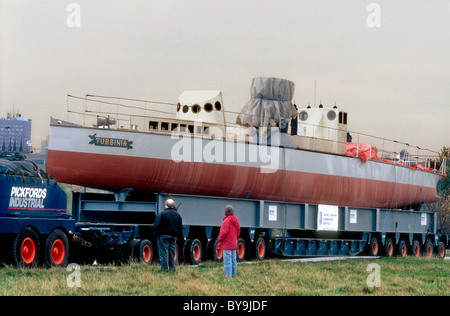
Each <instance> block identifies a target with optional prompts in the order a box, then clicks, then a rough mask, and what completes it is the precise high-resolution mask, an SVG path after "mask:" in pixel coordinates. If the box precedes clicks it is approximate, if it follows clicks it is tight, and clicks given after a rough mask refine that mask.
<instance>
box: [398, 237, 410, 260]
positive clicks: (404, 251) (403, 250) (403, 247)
mask: <svg viewBox="0 0 450 316" xmlns="http://www.w3.org/2000/svg"><path fill="white" fill-rule="evenodd" d="M397 255H398V256H400V257H406V256H407V255H408V246H407V244H406V241H404V240H403V239H402V240H400V242H399V243H398V250H397Z"/></svg>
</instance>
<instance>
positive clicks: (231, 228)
mask: <svg viewBox="0 0 450 316" xmlns="http://www.w3.org/2000/svg"><path fill="white" fill-rule="evenodd" d="M240 233H241V226H240V225H239V221H238V219H237V217H236V216H234V215H229V216H226V217H225V218H224V219H223V223H222V226H221V227H220V233H219V237H218V238H217V239H218V240H219V244H218V248H219V249H223V250H234V249H237V240H238V237H239V235H240Z"/></svg>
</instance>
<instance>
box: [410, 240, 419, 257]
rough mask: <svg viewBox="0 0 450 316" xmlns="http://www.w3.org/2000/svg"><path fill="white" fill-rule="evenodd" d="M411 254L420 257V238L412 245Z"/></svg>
mask: <svg viewBox="0 0 450 316" xmlns="http://www.w3.org/2000/svg"><path fill="white" fill-rule="evenodd" d="M411 255H412V256H414V257H420V242H419V241H418V240H413V243H412V246H411Z"/></svg>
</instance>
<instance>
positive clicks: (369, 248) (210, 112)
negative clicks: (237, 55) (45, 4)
mask: <svg viewBox="0 0 450 316" xmlns="http://www.w3.org/2000/svg"><path fill="white" fill-rule="evenodd" d="M293 93H294V84H293V83H292V82H291V81H288V80H284V79H278V78H255V79H253V82H252V85H251V99H250V101H249V102H248V103H247V104H246V105H245V106H244V107H243V109H242V111H241V112H240V113H236V114H237V120H236V124H230V123H227V122H226V114H227V113H226V111H225V109H224V102H223V96H222V92H221V91H219V90H214V91H186V92H184V93H182V94H181V95H180V97H179V99H178V103H175V104H167V103H165V104H162V103H161V102H158V103H157V104H158V105H159V106H167V107H169V108H170V109H173V111H171V110H165V109H164V108H161V107H158V108H156V109H155V108H154V104H155V102H152V101H146V100H131V99H124V98H111V97H105V96H102V97H100V96H92V95H87V96H85V97H81V98H78V97H73V96H70V99H75V100H78V99H80V100H81V102H82V110H81V111H77V112H78V113H74V111H73V110H72V109H69V113H70V115H71V116H72V115H73V117H72V118H75V117H80V118H82V119H83V120H84V124H75V123H71V122H69V119H68V120H66V121H64V120H58V119H51V124H50V138H49V150H48V157H47V172H48V174H49V175H47V173H45V172H43V171H41V170H39V169H38V168H37V167H36V166H35V165H33V164H31V163H29V162H26V161H24V160H23V157H15V155H6V156H7V157H5V159H0V184H1V186H0V237H1V240H2V242H1V243H0V256H1V257H2V258H5V259H7V260H8V261H11V262H12V263H13V264H15V265H18V266H25V267H34V266H36V265H37V264H40V263H46V264H48V265H50V266H63V265H65V264H67V263H69V262H87V263H92V262H94V261H95V260H96V261H97V262H102V261H107V260H108V261H110V260H126V259H129V258H133V259H135V260H138V261H141V262H145V263H151V262H152V261H153V260H154V259H155V254H157V251H155V250H156V245H157V243H156V240H155V234H154V230H153V225H154V222H155V218H156V216H157V215H158V213H159V212H161V211H162V210H163V209H164V202H165V200H166V199H167V198H169V197H170V198H173V199H174V200H175V201H176V204H177V206H178V212H179V213H180V214H181V216H182V217H183V231H182V238H179V239H178V247H177V259H178V260H184V261H186V262H190V263H193V264H198V263H199V262H201V261H202V260H209V259H212V260H221V259H222V254H221V251H220V250H219V249H217V244H218V241H217V237H218V234H219V229H220V225H221V223H222V218H223V211H224V209H225V207H226V205H229V204H231V205H233V206H234V208H235V209H236V215H237V216H238V218H239V221H240V223H241V235H240V236H239V239H238V252H237V255H238V260H239V261H242V260H245V259H247V258H255V259H258V260H262V259H264V258H265V257H266V255H267V254H268V253H272V254H276V255H280V256H285V257H289V256H338V255H339V256H348V255H351V256H353V255H358V254H362V253H368V254H369V255H372V256H378V255H385V256H393V255H399V256H406V255H413V256H420V255H425V256H434V255H437V256H439V257H441V258H443V257H444V256H445V249H446V248H448V247H449V238H448V236H447V235H444V234H441V232H440V230H439V227H438V213H437V212H436V210H437V209H438V208H439V203H438V201H439V196H438V195H437V191H436V185H437V183H438V181H439V180H440V179H442V178H443V177H444V176H445V170H444V169H441V170H436V169H435V168H433V166H431V165H430V164H429V160H427V159H425V158H424V157H422V156H419V154H417V157H418V158H419V159H416V158H415V157H411V156H412V155H410V156H409V157H407V156H408V153H406V152H405V151H404V150H403V151H402V150H401V149H403V148H396V149H394V152H392V153H391V154H393V155H394V156H390V155H388V154H387V150H386V148H385V147H384V143H385V141H386V140H384V139H381V141H382V144H383V145H382V146H381V149H380V147H378V148H377V147H376V146H374V145H373V144H369V145H365V144H362V142H361V141H360V140H359V136H360V135H357V134H355V133H353V132H349V131H348V129H347V122H348V115H347V112H345V111H342V110H340V109H338V108H336V107H332V108H327V107H323V106H319V107H314V108H312V107H306V108H304V109H298V110H297V108H296V106H295V105H294V104H292V96H293ZM136 103H137V104H138V105H136ZM142 104H143V106H142ZM149 104H152V106H151V107H149V106H148V105H149ZM93 105H100V107H101V108H96V109H95V108H93ZM108 107H109V108H112V109H109V108H108ZM123 109H125V110H126V111H123ZM150 113H151V115H149V114H150ZM90 117H92V118H93V119H94V120H93V121H90V120H89V118H90ZM352 137H353V138H352ZM399 145H401V144H400V143H398V142H395V143H394V146H399ZM403 145H406V144H403ZM417 150H419V148H417ZM397 155H398V157H397ZM442 165H443V166H445V162H444V163H443V164H442ZM55 180H56V181H58V182H59V183H57V182H56V181H55ZM63 188H64V191H63ZM64 192H65V193H64Z"/></svg>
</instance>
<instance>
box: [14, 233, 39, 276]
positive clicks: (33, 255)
mask: <svg viewBox="0 0 450 316" xmlns="http://www.w3.org/2000/svg"><path fill="white" fill-rule="evenodd" d="M11 255H12V256H11V257H12V261H13V264H14V265H15V266H17V267H24V268H33V267H35V266H37V264H38V261H39V238H38V236H37V234H36V233H35V231H34V230H33V229H31V228H29V227H25V228H24V229H22V230H21V232H20V233H19V234H17V236H16V238H14V241H13V243H12V248H11Z"/></svg>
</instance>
